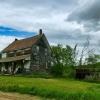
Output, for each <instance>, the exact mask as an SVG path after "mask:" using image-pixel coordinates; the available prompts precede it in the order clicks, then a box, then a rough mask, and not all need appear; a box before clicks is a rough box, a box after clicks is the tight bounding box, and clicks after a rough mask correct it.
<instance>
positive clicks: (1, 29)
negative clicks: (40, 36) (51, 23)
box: [0, 26, 36, 37]
mask: <svg viewBox="0 0 100 100" xmlns="http://www.w3.org/2000/svg"><path fill="white" fill-rule="evenodd" d="M0 35H6V36H17V37H31V36H34V35H36V33H35V32H27V31H21V30H16V29H14V28H10V27H5V26H0Z"/></svg>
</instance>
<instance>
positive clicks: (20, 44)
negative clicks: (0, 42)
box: [2, 35, 39, 52]
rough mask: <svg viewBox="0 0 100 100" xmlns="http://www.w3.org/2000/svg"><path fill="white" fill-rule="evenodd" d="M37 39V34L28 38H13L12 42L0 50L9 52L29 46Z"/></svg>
mask: <svg viewBox="0 0 100 100" xmlns="http://www.w3.org/2000/svg"><path fill="white" fill-rule="evenodd" d="M38 40H39V35H36V36H34V37H30V38H26V39H21V40H16V39H15V41H14V42H12V43H11V44H10V45H9V46H8V47H6V48H5V49H4V50H2V52H11V51H15V50H18V49H24V48H29V47H32V45H33V44H35V43H37V41H38Z"/></svg>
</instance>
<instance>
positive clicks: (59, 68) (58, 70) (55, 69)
mask: <svg viewBox="0 0 100 100" xmlns="http://www.w3.org/2000/svg"><path fill="white" fill-rule="evenodd" d="M63 71H64V67H63V65H62V64H56V65H54V66H52V67H51V74H53V75H54V76H62V75H63Z"/></svg>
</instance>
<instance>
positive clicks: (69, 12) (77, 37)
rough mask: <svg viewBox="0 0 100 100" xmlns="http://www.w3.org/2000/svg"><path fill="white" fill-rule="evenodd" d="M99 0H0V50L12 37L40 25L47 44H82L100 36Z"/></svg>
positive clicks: (30, 32) (29, 33)
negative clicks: (47, 41) (88, 38)
mask: <svg viewBox="0 0 100 100" xmlns="http://www.w3.org/2000/svg"><path fill="white" fill-rule="evenodd" d="M99 10H100V0H91V1H90V0H0V50H2V49H3V48H4V47H5V46H6V45H8V44H9V43H11V42H12V41H13V40H14V39H15V38H19V39H20V38H25V37H30V36H33V35H35V34H37V32H38V30H39V29H40V28H42V29H43V32H44V33H45V35H46V36H47V38H48V40H49V42H50V44H57V43H63V44H69V45H72V46H73V45H75V44H76V43H78V44H79V46H82V43H84V42H85V41H86V39H87V37H88V36H89V37H90V42H91V47H93V48H96V47H97V46H98V41H99V39H100V11H99Z"/></svg>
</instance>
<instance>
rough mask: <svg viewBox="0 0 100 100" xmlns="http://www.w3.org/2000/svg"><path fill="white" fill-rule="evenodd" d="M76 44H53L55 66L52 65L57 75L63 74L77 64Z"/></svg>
mask: <svg viewBox="0 0 100 100" xmlns="http://www.w3.org/2000/svg"><path fill="white" fill-rule="evenodd" d="M76 47H77V46H76V45H75V47H74V49H73V48H71V47H70V46H69V45H66V47H64V46H62V45H61V44H58V45H57V46H52V48H51V49H52V58H53V62H54V66H53V67H52V72H53V73H54V74H56V75H59V74H60V75H62V74H63V72H64V71H65V69H66V68H71V67H72V66H74V65H75V57H76V56H75V50H76Z"/></svg>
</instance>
